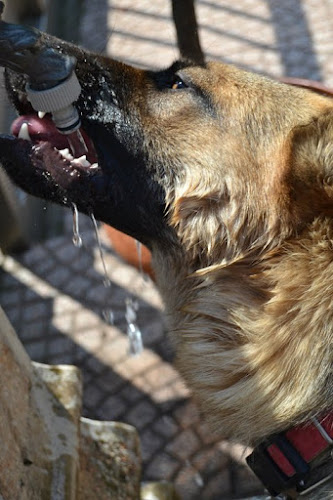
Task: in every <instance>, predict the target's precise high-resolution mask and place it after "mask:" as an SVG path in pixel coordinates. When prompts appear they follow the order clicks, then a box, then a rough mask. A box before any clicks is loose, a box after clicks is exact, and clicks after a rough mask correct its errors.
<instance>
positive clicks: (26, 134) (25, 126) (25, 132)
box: [18, 122, 32, 142]
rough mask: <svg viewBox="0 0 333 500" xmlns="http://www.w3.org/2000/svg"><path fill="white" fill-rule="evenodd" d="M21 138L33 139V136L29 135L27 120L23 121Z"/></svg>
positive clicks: (19, 136) (19, 135) (20, 132)
mask: <svg viewBox="0 0 333 500" xmlns="http://www.w3.org/2000/svg"><path fill="white" fill-rule="evenodd" d="M18 138H19V139H24V140H25V141H30V142H32V141H31V137H30V135H29V125H28V124H27V122H24V123H22V125H21V128H20V131H19V134H18Z"/></svg>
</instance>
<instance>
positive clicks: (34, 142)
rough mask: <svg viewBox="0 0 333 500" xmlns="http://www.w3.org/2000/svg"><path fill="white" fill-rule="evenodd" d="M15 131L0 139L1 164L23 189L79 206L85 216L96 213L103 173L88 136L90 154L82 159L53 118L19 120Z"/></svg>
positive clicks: (25, 117)
mask: <svg viewBox="0 0 333 500" xmlns="http://www.w3.org/2000/svg"><path fill="white" fill-rule="evenodd" d="M11 131H12V135H0V161H1V164H2V166H3V167H4V168H5V170H6V171H7V173H8V174H9V176H10V177H11V178H12V179H13V181H14V182H15V183H16V184H17V185H18V186H19V187H21V188H22V189H23V190H25V191H27V192H28V193H30V194H32V195H34V196H37V197H41V198H45V199H48V200H51V201H55V202H57V203H60V204H64V205H70V204H72V203H76V204H78V205H79V206H80V210H82V211H83V212H87V213H88V212H92V211H93V210H94V206H93V204H92V199H93V197H94V196H95V195H96V194H98V193H96V192H95V191H96V190H98V189H99V190H101V187H103V181H102V177H103V173H102V169H101V168H100V166H99V164H98V162H97V157H96V152H95V149H94V146H93V144H92V142H91V140H90V139H89V137H88V136H86V135H84V137H83V140H84V147H85V150H86V154H85V155H82V154H81V155H80V156H79V155H76V154H75V150H74V151H73V150H72V148H73V144H72V143H71V142H69V141H68V139H67V137H66V136H65V135H62V134H60V133H59V132H58V131H57V130H56V128H55V126H54V125H53V122H52V120H51V119H50V117H47V116H46V117H45V118H39V117H38V116H37V115H32V114H30V115H22V116H19V117H18V118H17V119H16V120H15V121H14V123H13V125H12V128H11ZM81 153H82V151H81ZM95 181H96V182H95ZM104 184H107V181H106V180H105V182H104ZM93 191H94V192H93ZM99 194H100V196H101V193H99Z"/></svg>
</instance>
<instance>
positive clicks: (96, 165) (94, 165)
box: [90, 163, 98, 169]
mask: <svg viewBox="0 0 333 500" xmlns="http://www.w3.org/2000/svg"><path fill="white" fill-rule="evenodd" d="M94 168H95V169H96V168H98V163H93V164H92V165H90V169H94Z"/></svg>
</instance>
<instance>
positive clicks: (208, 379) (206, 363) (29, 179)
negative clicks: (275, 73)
mask: <svg viewBox="0 0 333 500" xmlns="http://www.w3.org/2000/svg"><path fill="white" fill-rule="evenodd" d="M41 43H45V44H46V45H48V44H51V45H52V44H54V45H55V46H56V47H57V48H58V47H61V49H62V50H63V51H68V52H69V53H72V54H73V55H75V56H76V57H77V60H78V64H77V74H78V78H79V79H80V81H81V83H82V85H83V92H82V94H81V96H80V99H79V101H78V107H79V110H80V111H81V112H82V113H83V116H84V118H85V120H86V122H85V123H86V124H87V125H89V121H90V122H91V124H90V133H91V134H93V137H92V139H93V140H94V141H95V145H96V144H97V145H99V147H100V148H101V149H100V151H102V153H103V154H102V155H100V156H101V158H99V160H100V161H102V160H103V161H104V164H102V167H101V168H100V169H99V171H98V173H93V174H92V175H91V177H90V175H85V174H84V173H83V172H82V171H77V170H74V171H72V172H71V175H72V174H73V176H71V175H68V173H67V175H66V170H64V168H63V167H61V166H56V167H55V166H54V165H53V164H50V162H45V166H44V167H42V166H41V164H42V160H41V158H37V159H36V158H34V157H32V159H31V150H30V149H29V148H31V146H28V145H27V144H23V143H22V141H21V142H19V141H18V143H17V149H16V150H15V151H14V150H13V147H12V141H11V140H9V139H8V138H6V137H3V138H2V143H1V144H2V156H3V164H4V165H5V167H6V169H7V171H8V172H9V173H10V175H11V176H12V178H13V179H14V180H15V181H16V182H17V183H18V184H19V185H21V186H22V187H23V188H24V189H26V190H28V191H30V192H32V193H33V194H36V195H38V196H42V197H46V198H51V199H52V200H54V201H58V202H60V203H64V204H68V200H70V201H72V202H75V203H77V204H78V207H79V209H80V210H82V211H86V212H89V211H91V210H93V211H94V213H95V215H96V217H97V218H99V219H101V220H103V221H104V222H106V223H109V224H112V225H114V226H115V227H118V228H119V229H121V230H123V231H127V232H128V234H130V235H132V236H135V237H138V238H139V239H141V241H142V242H143V243H146V242H147V244H148V245H149V246H150V248H151V250H152V253H153V262H154V267H155V273H156V280H157V283H158V286H159V288H160V290H161V293H162V295H163V297H164V300H165V304H166V315H167V318H168V322H169V327H170V331H171V335H172V339H173V341H174V343H175V346H176V350H177V364H178V367H179V370H180V371H181V372H182V374H183V375H184V377H185V379H186V380H187V382H188V384H189V386H190V387H191V388H192V390H193V394H194V396H195V397H196V398H197V400H198V401H199V403H200V405H201V408H202V410H203V412H204V413H205V414H206V416H207V418H208V419H209V420H210V422H211V424H212V427H213V428H214V429H215V430H216V431H217V432H218V433H219V434H220V435H221V436H226V437H230V438H237V439H240V440H242V441H243V442H246V443H250V444H252V445H255V444H256V443H258V442H260V441H261V440H262V439H263V438H265V437H266V436H268V435H270V434H271V433H273V432H277V431H280V430H284V429H287V428H288V427H290V426H293V425H295V424H297V423H299V422H303V421H307V420H308V419H309V418H310V417H311V416H313V415H317V414H319V413H320V412H321V411H325V410H329V409H332V407H333V394H332V360H333V352H332V340H333V307H332V305H333V304H332V302H333V293H332V284H331V283H332V275H333V221H332V215H333V101H332V100H331V99H329V98H324V97H321V96H319V95H316V94H314V93H311V92H309V91H307V90H301V89H295V88H292V87H289V86H287V85H283V84H280V83H277V82H274V81H271V80H269V79H266V78H263V77H261V76H258V75H252V74H250V73H247V72H244V71H241V70H238V69H236V68H234V67H232V66H227V65H223V64H219V63H209V64H207V65H206V66H205V67H193V66H191V65H189V66H186V65H185V67H184V68H182V69H181V73H182V74H183V76H184V77H185V78H186V81H187V82H190V85H189V88H187V89H186V90H185V91H184V90H179V91H178V90H177V91H173V90H172V89H173V86H172V79H171V82H169V86H164V87H163V84H161V81H160V83H159V84H158V83H157V80H156V75H155V76H154V77H152V75H151V74H150V73H149V72H145V71H141V70H138V69H134V68H131V67H129V66H126V65H124V64H122V63H119V62H116V61H111V60H109V59H107V58H103V57H101V56H93V57H91V55H89V54H88V55H87V54H86V53H85V52H84V51H80V50H79V49H77V48H76V47H74V46H69V45H68V44H66V43H65V42H61V44H60V45H59V43H60V42H59V41H57V40H54V39H52V37H48V36H44V38H42V42H41ZM169 71H170V70H169ZM175 71H176V70H175ZM168 74H170V73H168ZM175 76H177V77H178V75H174V74H173V75H172V78H173V77H175ZM11 78H12V80H8V82H7V88H8V89H10V92H12V93H13V97H12V99H13V102H14V103H15V104H16V106H17V108H18V109H19V110H21V112H22V113H24V112H25V106H24V103H23V104H22V102H21V101H20V96H21V97H22V93H23V91H24V87H23V88H22V82H21V81H20V80H17V79H15V78H14V76H11ZM159 78H161V76H159ZM169 78H170V76H169ZM159 85H160V87H159ZM20 86H21V87H20ZM20 88H21V92H19V89H20ZM13 89H14V90H13ZM15 89H18V90H16V91H15ZM104 96H106V98H105V97H104ZM87 97H89V98H87ZM96 97H97V98H98V102H96V103H95V107H92V110H90V115H89V106H94V98H95V99H96ZM103 99H104V101H103ZM119 103H122V104H119ZM124 103H125V104H124ZM100 104H102V106H100ZM119 108H120V109H119ZM100 115H101V116H100ZM108 120H109V121H108ZM112 120H113V121H112ZM97 130H99V131H100V132H99V134H98V133H97V132H96V131H97ZM107 133H109V136H107ZM108 139H110V140H108ZM99 141H100V144H98V143H99ZM109 143H110V144H109ZM117 147H118V148H119V151H118V156H117V154H115V151H114V149H115V148H117ZM14 153H15V154H14ZM113 154H115V158H116V160H117V161H113V162H112V155H113ZM109 158H111V160H109ZM37 160H38V161H37ZM18 164H22V165H23V167H24V168H23V167H21V168H18V166H17V165H18ZM36 165H37V168H36ZM43 168H44V170H43ZM69 171H70V170H69ZM109 172H110V174H109ZM59 173H60V174H59ZM108 175H110V178H111V182H110V179H109V178H107V179H106V181H105V177H107V176H108ZM94 176H95V177H94ZM98 176H99V180H100V181H103V182H105V185H106V186H107V188H106V189H105V191H103V189H102V191H101V192H102V194H103V199H102V202H99V201H98V200H96V196H95V191H94V189H95V188H92V189H91V184H93V182H91V178H92V179H93V181H94V179H95V178H96V177H97V178H98ZM147 177H148V178H149V182H147V183H146V182H145V181H146V178H147ZM142 179H144V180H142ZM130 181H132V184H130ZM117 182H118V184H117ZM135 184H137V185H139V186H141V192H139V193H137V192H135V189H134V188H135ZM100 185H101V182H100V183H99V184H98V186H100ZM109 186H110V187H109ZM156 186H158V188H157V187H156ZM96 189H99V188H96ZM108 189H109V190H110V192H109V191H108ZM138 191H140V190H138ZM161 192H163V195H164V193H165V194H166V202H167V217H163V215H164V214H163V211H162V210H160V206H161V205H163V208H164V207H165V205H164V201H165V200H164V198H163V204H162V203H161V201H160V200H159V199H158V202H156V198H158V196H159V195H158V193H161ZM133 193H134V194H135V196H136V197H135V205H130V203H131V201H132V203H133ZM141 193H143V194H142V195H141ZM140 195H141V196H140ZM159 203H160V204H159ZM128 207H129V208H128ZM106 209H107V210H106ZM106 212H107V213H106ZM155 224H156V225H157V227H155ZM324 490H325V492H323V491H318V492H316V493H315V494H313V495H312V496H311V498H316V499H318V500H319V499H320V500H324V498H327V499H328V498H332V496H333V486H332V484H331V485H329V486H328V485H327V484H326V485H325V487H324Z"/></svg>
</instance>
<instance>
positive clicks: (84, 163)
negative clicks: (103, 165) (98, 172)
mask: <svg viewBox="0 0 333 500" xmlns="http://www.w3.org/2000/svg"><path fill="white" fill-rule="evenodd" d="M72 163H73V164H74V165H79V166H80V167H90V162H89V161H88V160H87V157H86V155H83V156H80V158H75V159H74V160H73V161H72Z"/></svg>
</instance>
